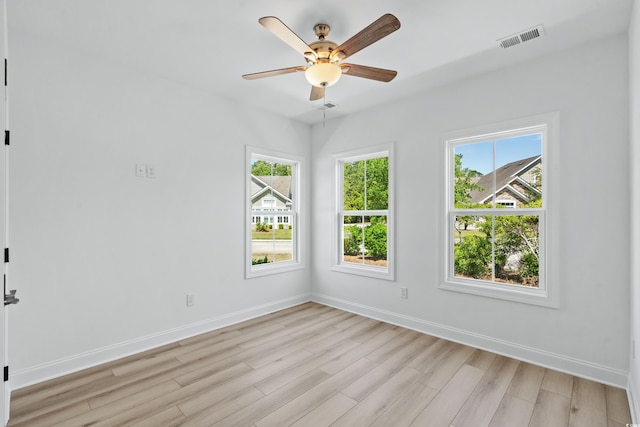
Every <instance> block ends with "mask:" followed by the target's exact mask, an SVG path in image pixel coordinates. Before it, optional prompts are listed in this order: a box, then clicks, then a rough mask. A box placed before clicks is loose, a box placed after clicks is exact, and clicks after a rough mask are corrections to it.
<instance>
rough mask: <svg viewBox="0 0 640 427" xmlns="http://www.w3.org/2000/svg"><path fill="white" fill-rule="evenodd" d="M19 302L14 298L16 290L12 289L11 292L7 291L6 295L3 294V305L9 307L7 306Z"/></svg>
mask: <svg viewBox="0 0 640 427" xmlns="http://www.w3.org/2000/svg"><path fill="white" fill-rule="evenodd" d="M19 302H20V300H19V299H18V298H16V290H15V289H13V290H11V291H9V293H8V294H6V293H5V294H4V305H9V304H17V303H19Z"/></svg>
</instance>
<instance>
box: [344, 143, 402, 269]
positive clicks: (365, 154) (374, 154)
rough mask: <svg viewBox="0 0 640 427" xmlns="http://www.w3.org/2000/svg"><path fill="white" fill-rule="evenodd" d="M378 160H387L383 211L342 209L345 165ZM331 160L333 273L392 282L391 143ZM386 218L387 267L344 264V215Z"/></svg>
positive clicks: (393, 206) (393, 253) (393, 174)
mask: <svg viewBox="0 0 640 427" xmlns="http://www.w3.org/2000/svg"><path fill="white" fill-rule="evenodd" d="M379 157H387V158H388V167H389V169H388V171H387V174H388V197H389V199H388V205H387V209H386V210H364V211H360V210H357V211H345V210H344V180H343V173H344V164H345V163H348V162H355V161H361V160H369V159H374V158H379ZM332 158H333V169H334V174H333V189H334V190H333V191H334V192H335V194H334V200H333V233H332V236H333V244H332V247H333V255H332V266H331V270H332V271H337V272H341V273H348V274H355V275H359V276H365V277H372V278H376V279H383V280H389V281H394V280H395V221H394V216H395V215H394V211H395V202H394V201H395V196H394V192H395V191H394V182H395V168H394V144H393V143H388V144H381V145H376V146H370V147H364V148H359V149H355V150H349V151H344V152H341V153H337V154H334V155H333V156H332ZM359 215H364V216H386V217H387V266H386V267H379V266H371V265H366V264H355V263H347V262H344V260H343V256H344V246H343V245H344V240H343V238H344V237H343V236H344V226H343V221H344V220H343V218H344V217H345V216H359Z"/></svg>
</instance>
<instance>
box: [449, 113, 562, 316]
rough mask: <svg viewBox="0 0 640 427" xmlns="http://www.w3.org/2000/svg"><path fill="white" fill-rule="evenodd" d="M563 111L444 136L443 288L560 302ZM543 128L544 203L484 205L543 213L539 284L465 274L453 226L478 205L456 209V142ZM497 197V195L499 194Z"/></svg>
mask: <svg viewBox="0 0 640 427" xmlns="http://www.w3.org/2000/svg"><path fill="white" fill-rule="evenodd" d="M558 122H559V115H558V113H550V114H543V115H537V116H531V117H527V118H522V119H516V120H511V121H508V122H502V123H496V124H489V125H485V126H480V127H476V128H471V129H465V130H460V131H455V132H450V133H447V134H444V135H441V137H440V142H441V144H440V146H441V147H442V149H443V151H444V155H443V158H444V172H443V174H442V175H441V176H443V177H444V186H443V187H444V190H445V191H444V192H443V193H444V196H443V197H442V198H441V201H442V203H443V209H442V213H443V216H442V218H441V221H440V224H443V226H444V230H443V232H442V233H441V237H440V238H441V240H442V244H441V247H442V248H443V250H442V251H441V254H442V255H443V256H442V262H441V266H442V273H441V278H442V279H441V281H440V283H439V285H438V287H439V288H440V289H443V290H448V291H455V292H462V293H467V294H473V295H480V296H485V297H490V298H496V299H502V300H508V301H514V302H519V303H525V304H532V305H539V306H544V307H550V308H557V307H559V288H558V284H557V273H556V272H555V270H554V268H553V262H552V260H551V257H550V256H549V251H548V248H549V247H554V245H553V243H552V242H553V240H554V236H557V235H558V233H556V232H554V229H555V225H556V224H557V222H558V221H557V219H556V218H555V210H554V206H555V205H556V204H557V196H556V194H557V192H556V191H554V186H557V185H558V183H557V178H556V175H557V171H558V167H557V158H558V155H557V151H558V150H557V146H558V127H559V125H558ZM540 131H542V133H543V135H544V136H543V140H542V159H543V165H544V167H543V168H542V186H543V188H542V194H543V195H544V196H543V204H542V208H540V209H538V208H534V209H522V208H517V209H508V208H507V209H505V208H498V207H497V206H496V207H493V208H489V209H482V211H483V212H484V213H485V214H486V215H514V214H515V215H531V214H534V215H537V216H539V224H538V227H539V233H540V240H539V255H540V272H539V287H538V288H530V287H527V286H522V285H514V284H502V283H499V282H488V281H483V280H479V279H471V278H462V277H458V276H454V274H453V235H452V233H451V232H450V231H451V230H452V229H453V223H452V221H453V220H455V216H456V215H460V214H464V213H465V212H469V213H473V214H475V213H476V212H477V211H478V210H474V209H471V210H464V209H459V208H458V209H456V208H454V206H453V187H454V185H453V179H452V176H453V157H452V156H453V153H454V150H453V148H454V147H455V146H456V145H462V144H469V143H473V142H479V141H487V140H489V139H492V140H496V139H501V138H504V137H507V136H508V137H515V136H523V135H529V134H532V133H540ZM493 197H494V200H495V201H496V202H497V201H498V199H497V197H496V196H495V194H494V196H493Z"/></svg>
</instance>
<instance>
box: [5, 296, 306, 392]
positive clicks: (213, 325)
mask: <svg viewBox="0 0 640 427" xmlns="http://www.w3.org/2000/svg"><path fill="white" fill-rule="evenodd" d="M310 300H311V298H310V294H303V295H298V296H295V297H291V298H286V299H282V300H279V301H273V302H270V303H267V304H262V305H259V306H256V307H250V308H247V309H244V310H240V311H236V312H234V313H228V314H223V315H220V316H217V317H213V318H211V319H207V320H203V321H200V322H197V323H192V324H189V325H185V326H180V327H178V328H174V329H170V330H167V331H162V332H158V333H155V334H151V335H147V336H144V337H141V338H137V339H134V340H130V341H125V342H121V343H118V344H114V345H111V346H107V347H102V348H99V349H96V350H92V351H88V352H86V353H82V354H76V355H74V356H70V357H65V358H63V359H60V360H55V361H53V362H49V363H45V364H42V365H37V366H33V367H29V368H26V369H21V370H19V371H15V372H11V377H10V379H9V384H10V388H11V390H18V389H21V388H24V387H27V386H29V385H33V384H37V383H40V382H42V381H46V380H49V379H53V378H57V377H60V376H62V375H66V374H70V373H73V372H77V371H80V370H83V369H87V368H91V367H93V366H97V365H100V364H102V363H107V362H111V361H113V360H117V359H120V358H122V357H126V356H130V355H132V354H136V353H140V352H143V351H147V350H150V349H153V348H156V347H160V346H162V345H165V344H170V343H173V342H176V341H180V340H183V339H186V338H189V337H192V336H195V335H198V334H202V333H205V332H210V331H213V330H215V329H220V328H223V327H225V326H229V325H233V324H235V323H239V322H244V321H245V320H249V319H253V318H254V317H259V316H263V315H265V314H269V313H273V312H274V311H278V310H283V309H285V308H288V307H293V306H295V305H298V304H302V303H305V302H308V301H310Z"/></svg>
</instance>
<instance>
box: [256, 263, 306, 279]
mask: <svg viewBox="0 0 640 427" xmlns="http://www.w3.org/2000/svg"><path fill="white" fill-rule="evenodd" d="M252 267H253V268H252ZM303 268H304V265H303V264H302V263H299V262H294V261H291V262H280V263H277V264H273V263H269V264H262V265H260V266H259V267H256V266H251V267H249V268H248V269H247V271H246V272H245V278H246V279H253V278H255V277H263V276H270V275H272V274H280V273H287V272H289V271H295V270H302V269H303Z"/></svg>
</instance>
